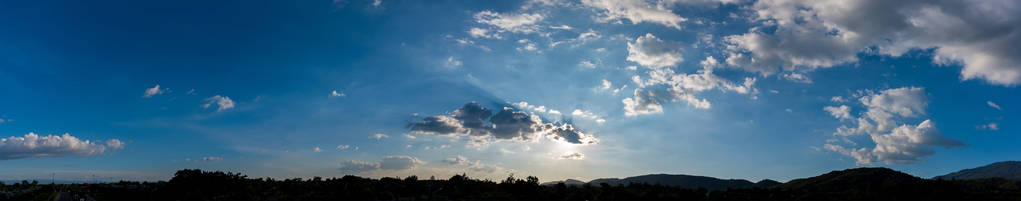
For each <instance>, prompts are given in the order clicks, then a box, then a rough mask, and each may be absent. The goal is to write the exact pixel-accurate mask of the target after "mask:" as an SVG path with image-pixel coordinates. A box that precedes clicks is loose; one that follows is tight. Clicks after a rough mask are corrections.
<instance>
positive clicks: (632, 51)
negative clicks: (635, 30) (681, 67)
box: [627, 33, 684, 68]
mask: <svg viewBox="0 0 1021 201" xmlns="http://www.w3.org/2000/svg"><path fill="white" fill-rule="evenodd" d="M681 50H682V45H680V44H676V43H674V42H667V41H663V40H660V39H659V38H656V36H654V35H652V34H651V33H646V34H645V35H644V36H641V37H638V39H636V40H635V42H633V43H632V42H628V44H627V51H628V54H627V60H628V61H633V62H635V63H638V64H639V65H642V66H645V67H649V68H661V67H665V66H673V65H675V64H677V63H680V62H681V61H684V59H683V57H682V56H681Z"/></svg>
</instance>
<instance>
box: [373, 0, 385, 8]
mask: <svg viewBox="0 0 1021 201" xmlns="http://www.w3.org/2000/svg"><path fill="white" fill-rule="evenodd" d="M380 5H383V0H373V1H372V6H375V7H379V6H380Z"/></svg>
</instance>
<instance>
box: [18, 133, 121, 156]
mask: <svg viewBox="0 0 1021 201" xmlns="http://www.w3.org/2000/svg"><path fill="white" fill-rule="evenodd" d="M123 147H124V143H123V142H121V141H120V140H117V139H110V140H107V141H106V145H103V144H101V143H97V142H93V141H89V140H81V139H78V138H77V137H75V136H71V135H70V134H67V133H65V134H64V135H46V136H39V135H36V134H35V133H31V132H30V133H28V134H25V136H20V137H19V136H11V137H7V138H0V160H12V159H20V158H42V157H69V156H77V157H86V156H94V155H99V154H103V153H104V152H105V151H107V149H121V148H123Z"/></svg>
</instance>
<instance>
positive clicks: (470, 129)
mask: <svg viewBox="0 0 1021 201" xmlns="http://www.w3.org/2000/svg"><path fill="white" fill-rule="evenodd" d="M487 122H488V123H487ZM407 127H408V128H409V129H410V130H411V131H412V132H415V133H420V134H432V135H466V136H473V137H476V138H484V137H493V138H496V139H500V140H521V141H530V140H534V139H537V138H539V137H543V136H548V137H549V138H550V139H553V140H557V141H564V142H568V143H574V144H595V143H596V142H597V140H596V139H595V138H594V137H592V136H590V135H586V134H584V133H582V132H581V131H579V130H577V129H575V128H574V127H573V126H572V125H570V124H566V123H543V120H542V119H541V118H539V116H536V115H532V114H529V113H526V112H523V111H517V110H515V109H514V108H511V107H505V108H503V110H500V111H499V112H497V113H496V114H495V115H493V112H492V111H491V110H489V109H486V108H485V107H482V105H480V104H478V103H475V102H472V103H468V104H465V105H464V106H462V107H461V108H459V109H457V110H454V112H453V113H452V114H451V115H440V116H430V117H425V118H423V119H422V120H421V121H417V122H412V123H410V124H408V126H407ZM475 140H480V139H475Z"/></svg>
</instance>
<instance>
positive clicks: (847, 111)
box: [822, 105, 851, 120]
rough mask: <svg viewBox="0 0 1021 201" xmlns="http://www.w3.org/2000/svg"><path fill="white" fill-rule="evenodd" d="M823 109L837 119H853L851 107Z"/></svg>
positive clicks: (827, 107) (842, 106) (841, 106)
mask: <svg viewBox="0 0 1021 201" xmlns="http://www.w3.org/2000/svg"><path fill="white" fill-rule="evenodd" d="M822 109H823V110H825V111H826V112H829V113H830V115H832V116H833V117H835V118H837V119H840V120H844V119H851V107H848V106H847V105H840V107H833V106H826V107H823V108H822Z"/></svg>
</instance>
